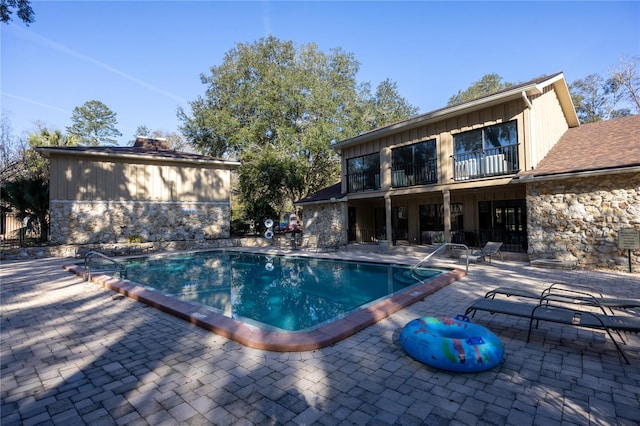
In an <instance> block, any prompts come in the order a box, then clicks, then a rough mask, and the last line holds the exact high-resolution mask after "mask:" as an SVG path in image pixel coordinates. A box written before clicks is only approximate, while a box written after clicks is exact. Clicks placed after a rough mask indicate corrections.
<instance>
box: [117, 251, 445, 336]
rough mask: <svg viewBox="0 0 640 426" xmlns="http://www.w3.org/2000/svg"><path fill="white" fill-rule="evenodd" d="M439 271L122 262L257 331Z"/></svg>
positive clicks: (147, 282) (299, 263) (286, 326)
mask: <svg viewBox="0 0 640 426" xmlns="http://www.w3.org/2000/svg"><path fill="white" fill-rule="evenodd" d="M442 272H443V270H441V269H431V268H417V269H414V270H413V271H412V270H411V268H410V267H408V266H398V265H382V264H375V263H362V262H353V261H337V260H328V259H315V258H306V257H292V256H282V255H280V256H274V255H264V254H255V253H240V252H227V251H207V252H198V253H189V254H183V255H172V256H150V257H145V258H137V259H131V260H129V261H127V277H128V279H129V280H130V281H133V282H136V283H138V284H141V285H143V286H146V287H148V288H152V289H154V290H156V291H159V292H161V293H162V294H164V295H166V296H170V297H173V298H177V299H179V300H182V301H187V302H190V303H194V304H197V305H200V306H205V307H208V308H209V309H212V310H215V311H218V312H221V313H223V314H224V315H226V316H228V317H231V318H237V319H242V320H248V321H249V322H251V323H255V325H258V326H260V327H262V328H274V329H279V330H285V331H302V330H307V329H309V328H312V327H315V326H318V325H319V324H323V323H325V322H328V321H333V320H336V319H337V318H341V317H343V316H345V315H346V314H347V313H349V312H350V311H353V310H354V309H356V308H359V307H362V306H364V305H367V304H369V303H371V302H373V301H376V300H378V299H381V298H384V297H387V296H389V295H392V294H394V293H397V292H399V291H402V290H405V289H407V288H409V287H412V286H414V285H416V284H419V283H420V282H423V281H425V280H428V279H430V278H433V277H435V276H437V275H440V274H441V273H442Z"/></svg>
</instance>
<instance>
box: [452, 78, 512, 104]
mask: <svg viewBox="0 0 640 426" xmlns="http://www.w3.org/2000/svg"><path fill="white" fill-rule="evenodd" d="M511 86H513V83H508V82H503V81H502V77H500V76H499V75H498V74H486V75H484V77H482V78H481V79H480V80H478V81H476V82H475V83H473V84H472V85H471V86H469V87H468V88H467V89H466V90H464V91H462V90H459V91H458V93H457V94H456V95H454V96H452V97H450V98H449V102H448V105H453V104H457V103H460V102H466V101H471V100H473V99H477V98H481V97H483V96H486V95H491V94H493V93H496V92H499V91H500V90H504V89H507V88H509V87H511Z"/></svg>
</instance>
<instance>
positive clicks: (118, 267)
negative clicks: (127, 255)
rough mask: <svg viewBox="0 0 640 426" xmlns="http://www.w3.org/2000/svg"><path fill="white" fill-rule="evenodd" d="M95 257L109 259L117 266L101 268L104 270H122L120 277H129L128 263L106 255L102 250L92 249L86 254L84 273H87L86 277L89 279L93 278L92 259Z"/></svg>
mask: <svg viewBox="0 0 640 426" xmlns="http://www.w3.org/2000/svg"><path fill="white" fill-rule="evenodd" d="M94 257H99V258H102V259H105V260H108V261H110V262H112V263H113V264H114V266H115V268H114V269H106V270H105V269H103V270H101V271H102V272H112V271H116V272H120V277H122V278H127V265H126V264H125V263H123V262H121V261H119V260H116V259H112V258H110V257H109V256H106V255H104V254H102V253H100V252H97V251H90V252H89V253H87V254H86V255H85V256H84V274H85V279H86V280H87V281H89V280H90V279H91V261H92V260H93V258H94Z"/></svg>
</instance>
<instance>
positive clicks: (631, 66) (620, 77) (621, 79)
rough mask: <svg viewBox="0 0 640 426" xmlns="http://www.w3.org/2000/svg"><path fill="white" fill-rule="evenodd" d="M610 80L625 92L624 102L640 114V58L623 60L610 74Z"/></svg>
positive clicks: (625, 58)
mask: <svg viewBox="0 0 640 426" xmlns="http://www.w3.org/2000/svg"><path fill="white" fill-rule="evenodd" d="M610 78H611V79H612V80H613V81H615V82H616V84H617V85H618V86H619V87H620V88H621V90H622V91H623V93H624V95H623V97H622V98H623V100H626V101H627V102H629V103H630V104H631V106H632V107H633V108H634V109H635V111H636V113H637V114H640V57H639V56H636V57H632V58H627V57H623V58H621V59H620V62H619V64H618V66H617V67H616V68H615V69H614V70H613V71H611V72H610Z"/></svg>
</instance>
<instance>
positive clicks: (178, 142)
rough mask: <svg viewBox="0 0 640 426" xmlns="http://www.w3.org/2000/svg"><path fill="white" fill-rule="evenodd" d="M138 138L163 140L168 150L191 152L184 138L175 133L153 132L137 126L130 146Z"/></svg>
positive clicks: (145, 127)
mask: <svg viewBox="0 0 640 426" xmlns="http://www.w3.org/2000/svg"><path fill="white" fill-rule="evenodd" d="M138 136H145V137H149V138H154V139H164V140H166V141H167V143H168V144H169V148H171V149H173V150H176V151H181V152H190V151H192V149H191V146H190V145H189V144H188V143H187V141H186V140H185V139H184V137H183V136H182V135H181V134H180V133H177V132H167V131H165V130H154V131H151V130H149V128H148V127H147V126H146V125H144V124H143V125H141V126H138V128H137V129H136V134H135V135H134V138H133V140H132V141H130V143H131V145H133V144H134V143H135V141H136V138H137V137H138Z"/></svg>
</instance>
